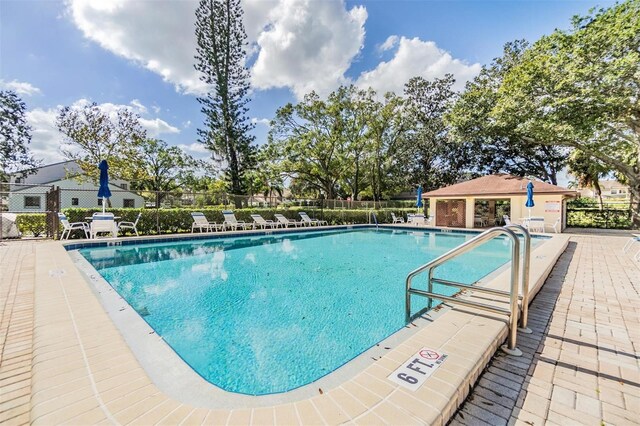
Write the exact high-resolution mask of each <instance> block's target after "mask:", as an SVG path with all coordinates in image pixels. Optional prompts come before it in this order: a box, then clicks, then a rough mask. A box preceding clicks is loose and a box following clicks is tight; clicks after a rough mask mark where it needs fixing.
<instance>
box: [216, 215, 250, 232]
mask: <svg viewBox="0 0 640 426" xmlns="http://www.w3.org/2000/svg"><path fill="white" fill-rule="evenodd" d="M222 215H223V216H224V222H222V226H224V227H225V228H226V227H227V226H228V227H229V229H232V230H234V231H235V230H237V229H238V228H242V229H249V228H252V227H253V225H252V224H250V223H246V222H243V221H241V220H238V219H236V215H235V214H233V212H232V211H231V210H223V211H222Z"/></svg>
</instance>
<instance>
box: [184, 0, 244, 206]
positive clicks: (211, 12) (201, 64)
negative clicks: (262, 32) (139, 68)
mask: <svg viewBox="0 0 640 426" xmlns="http://www.w3.org/2000/svg"><path fill="white" fill-rule="evenodd" d="M242 15H243V12H242V8H241V6H240V0H201V1H200V4H199V6H198V8H197V10H196V38H197V43H198V46H197V48H196V52H197V55H196V60H197V63H196V65H195V68H196V70H198V71H199V72H200V79H201V80H202V81H203V82H205V83H206V84H207V87H208V88H209V92H208V93H207V95H206V96H205V97H200V98H198V101H199V102H200V104H201V105H202V112H203V113H204V115H205V122H204V124H205V126H206V128H205V129H198V135H199V141H200V142H201V143H203V144H204V145H205V146H206V147H207V148H208V149H209V150H210V151H211V152H212V153H213V155H214V157H215V158H216V159H217V160H219V161H221V162H223V164H224V165H225V167H226V170H225V172H226V178H227V180H228V182H229V189H230V191H231V192H232V193H233V194H245V193H246V182H244V181H243V177H244V173H245V172H246V171H247V170H249V169H251V167H252V165H253V147H252V145H251V144H252V142H253V140H254V137H253V136H252V135H251V134H250V131H251V129H252V128H253V125H252V124H251V122H250V121H249V117H248V116H247V111H248V109H247V103H248V102H249V97H248V93H249V89H250V85H249V71H248V70H247V68H246V67H245V66H244V62H245V50H244V48H245V44H246V38H247V36H246V33H245V31H244V26H243V23H242Z"/></svg>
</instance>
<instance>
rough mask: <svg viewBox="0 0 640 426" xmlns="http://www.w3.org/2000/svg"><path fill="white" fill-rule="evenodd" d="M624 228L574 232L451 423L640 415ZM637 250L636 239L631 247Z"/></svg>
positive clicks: (639, 322)
mask: <svg viewBox="0 0 640 426" xmlns="http://www.w3.org/2000/svg"><path fill="white" fill-rule="evenodd" d="M625 242H626V238H621V237H612V236H603V235H592V236H591V235H590V236H586V235H585V236H574V237H572V239H571V242H570V244H569V247H568V248H567V251H566V252H565V253H564V254H563V255H562V257H561V258H560V260H559V261H558V263H557V264H556V266H555V268H554V270H553V272H552V274H551V275H550V276H549V278H548V279H547V281H546V283H545V285H544V287H543V288H542V290H541V291H540V293H539V294H538V296H537V297H536V298H535V300H534V301H533V304H532V305H531V309H530V311H529V312H530V314H529V315H530V324H529V327H530V328H532V329H533V334H530V335H525V334H521V333H520V334H519V335H518V344H519V346H520V349H522V351H523V352H524V355H523V356H522V357H521V358H514V357H510V356H507V355H505V354H504V353H501V352H498V353H497V354H496V356H495V357H494V358H493V360H492V361H491V363H490V364H489V367H488V368H487V369H486V370H485V372H484V374H483V375H482V376H481V377H480V380H479V381H478V383H477V385H476V387H475V388H474V390H473V391H472V393H471V394H470V395H469V397H468V398H467V400H466V402H465V403H464V404H463V406H462V407H461V408H460V409H459V410H458V413H457V414H456V416H455V417H454V419H453V420H452V422H451V424H452V425H483V424H491V425H502V424H523V425H524V424H527V425H542V424H547V425H553V424H558V425H563V426H564V425H574V424H580V425H602V424H606V425H631V424H640V355H639V353H640V296H639V290H640V269H639V268H638V264H637V263H635V262H634V261H633V260H632V258H631V255H624V254H622V246H623V245H624V243H625ZM636 250H637V249H636Z"/></svg>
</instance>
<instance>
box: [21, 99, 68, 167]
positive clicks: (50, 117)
mask: <svg viewBox="0 0 640 426" xmlns="http://www.w3.org/2000/svg"><path fill="white" fill-rule="evenodd" d="M57 115H58V110H57V108H51V109H41V108H36V109H33V110H31V111H27V113H26V114H25V117H26V119H27V123H29V125H30V126H31V127H32V129H33V130H32V132H31V144H30V145H29V149H30V150H31V152H32V153H33V156H34V157H35V158H37V159H39V160H42V161H43V163H44V164H51V163H56V162H58V161H63V160H64V159H65V158H64V156H63V155H62V153H61V152H60V146H62V142H63V141H62V135H61V134H60V132H58V129H57V128H56V116H57Z"/></svg>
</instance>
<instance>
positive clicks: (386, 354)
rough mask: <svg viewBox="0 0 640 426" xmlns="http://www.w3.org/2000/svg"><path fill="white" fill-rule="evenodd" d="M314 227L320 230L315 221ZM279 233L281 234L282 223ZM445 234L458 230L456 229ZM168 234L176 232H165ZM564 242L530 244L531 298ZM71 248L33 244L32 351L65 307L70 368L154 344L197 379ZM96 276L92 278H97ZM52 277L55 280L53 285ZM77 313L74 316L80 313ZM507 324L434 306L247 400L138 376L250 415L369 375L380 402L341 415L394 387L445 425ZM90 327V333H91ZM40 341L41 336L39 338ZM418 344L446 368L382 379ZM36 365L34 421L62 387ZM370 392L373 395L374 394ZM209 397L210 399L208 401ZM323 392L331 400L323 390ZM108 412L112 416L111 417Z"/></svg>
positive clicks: (498, 279) (502, 275) (499, 279)
mask: <svg viewBox="0 0 640 426" xmlns="http://www.w3.org/2000/svg"><path fill="white" fill-rule="evenodd" d="M367 226H370V225H365V226H364V227H367ZM356 227H363V226H352V228H356ZM381 227H383V228H396V229H397V228H401V229H416V230H432V229H435V228H426V227H419V228H410V227H407V226H398V227H393V226H381ZM344 228H347V227H324V229H325V230H326V229H344ZM312 229H313V230H317V229H318V228H312ZM290 231H291V232H299V231H300V229H299V228H298V229H297V230H290ZM280 232H282V230H281V231H280ZM452 232H460V231H458V230H456V231H452ZM469 232H471V233H473V232H474V231H466V233H469ZM255 233H256V232H252V231H244V232H236V233H226V234H217V235H220V237H228V236H236V235H247V234H255ZM257 234H261V235H263V234H264V233H263V232H260V231H258V232H257ZM162 237H164V236H159V237H156V238H145V239H144V240H145V242H160V241H158V240H163V239H166V237H165V238H162ZM201 238H211V236H210V235H206V236H202V237H201ZM134 240H135V242H136V243H139V242H140V239H132V240H131V241H134ZM170 240H174V239H173V238H172V239H170ZM127 241H130V240H127ZM123 242H124V241H123ZM567 242H568V237H566V236H563V235H561V234H560V235H554V236H551V237H549V238H547V241H545V243H544V244H541V245H540V246H538V247H535V248H534V250H533V253H532V259H531V285H530V292H531V294H532V295H535V294H536V293H537V291H538V290H539V288H540V286H541V285H542V284H543V283H544V280H545V278H546V277H547V276H548V274H549V273H550V271H551V269H552V267H553V265H554V264H555V261H556V260H557V258H558V257H559V256H560V254H561V253H562V252H563V251H564V249H565V248H566V245H567ZM91 244H95V243H91ZM73 245H76V247H74V248H71V247H70V246H73ZM100 245H108V241H105V242H100ZM45 246H46V250H45ZM76 248H77V244H73V243H71V244H65V245H64V246H63V245H61V244H59V243H57V242H51V243H46V244H44V245H43V246H41V247H39V248H38V251H37V255H38V262H37V266H36V269H37V274H36V276H37V278H36V286H37V290H36V322H37V325H36V331H37V333H36V338H35V342H34V343H35V344H34V347H35V349H34V357H37V356H38V354H39V353H42V354H43V355H44V354H47V352H48V350H47V348H48V346H50V345H51V344H52V343H51V342H52V341H55V340H56V339H55V331H56V326H55V325H54V323H51V321H47V319H46V318H47V315H45V313H46V312H48V313H51V311H52V309H53V312H56V313H59V314H60V315H62V316H64V314H65V312H64V311H65V310H66V311H67V312H66V314H67V315H70V316H71V322H73V323H74V324H75V325H74V333H71V335H72V336H73V335H75V340H76V341H77V343H78V346H79V350H80V353H81V354H82V356H79V357H78V358H77V359H76V362H75V364H74V367H75V369H79V370H86V371H88V372H89V376H90V377H91V371H92V360H91V359H89V358H87V356H86V355H84V354H85V352H86V350H87V349H83V348H87V347H89V346H96V347H97V348H98V349H102V350H104V351H109V350H111V351H114V347H117V348H118V349H119V350H118V353H120V352H123V353H124V355H123V356H124V357H126V358H132V353H131V351H132V350H133V352H134V354H135V355H136V356H137V357H138V359H137V360H136V362H135V363H132V364H135V365H139V364H137V363H138V362H140V363H141V364H143V365H145V362H146V361H145V360H144V359H139V358H140V356H139V352H140V351H139V349H143V350H144V349H148V346H152V347H155V348H157V347H164V350H160V351H158V352H157V353H156V357H155V361H158V360H160V361H161V362H166V361H167V359H171V358H174V359H176V358H177V359H178V360H180V362H181V363H182V365H181V366H180V365H178V366H176V363H174V365H173V366H169V367H167V368H166V369H165V373H166V372H167V371H169V370H172V369H173V368H177V370H178V375H182V373H184V371H185V368H186V369H188V370H190V371H191V376H193V375H196V376H197V374H196V373H194V372H193V371H192V370H191V369H190V367H188V366H186V364H185V363H184V362H183V361H182V360H181V359H180V358H179V357H178V356H177V355H176V354H175V353H174V352H173V351H172V350H171V349H170V348H169V347H168V345H166V343H164V342H160V343H161V345H157V344H156V345H153V342H154V340H155V342H156V343H158V340H159V339H158V337H157V336H155V339H154V338H153V337H150V336H154V335H150V334H148V333H149V330H150V328H149V326H148V325H146V322H144V320H142V319H141V318H140V317H139V316H138V315H137V314H136V313H135V311H133V310H132V309H124V310H120V309H117V310H116V311H114V309H115V308H116V307H117V308H122V306H123V303H124V302H123V301H122V300H121V299H120V300H118V299H119V296H117V294H114V293H115V291H113V289H111V290H110V291H109V289H106V288H105V287H104V285H107V286H108V284H106V282H102V283H100V282H99V281H100V280H97V279H95V278H97V277H99V274H96V273H95V270H94V276H93V277H92V276H91V274H89V275H88V276H87V275H85V274H86V273H85V274H81V273H80V271H79V270H78V268H76V267H75V266H74V264H73V263H72V259H71V257H70V256H69V255H65V254H64V253H65V251H64V250H75V249H76ZM76 254H77V252H76ZM72 256H73V254H72ZM78 256H79V255H78ZM85 262H86V261H85ZM76 265H80V269H83V266H82V264H81V262H79V263H76ZM87 265H88V262H87ZM85 266H86V265H85ZM83 275H84V276H83ZM494 275H495V276H493V277H486V278H485V280H486V281H485V280H481V281H482V284H483V285H487V286H490V287H494V288H506V287H508V275H509V271H507V270H503V271H499V272H497V273H496V274H494ZM63 277H64V278H63ZM87 277H88V278H87ZM100 278H101V277H100ZM87 280H88V281H89V282H90V283H91V284H90V285H87ZM103 281H104V280H103ZM96 282H98V284H97V285H96ZM54 284H57V286H56V285H54ZM47 285H49V286H51V288H49V289H48V290H47V291H49V292H55V289H54V288H55V287H57V288H58V290H61V291H62V293H63V294H62V297H60V295H59V297H57V298H55V299H56V300H53V301H52V300H51V299H48V300H43V298H42V297H41V296H42V293H44V291H38V290H41V289H42V288H43V287H44V286H47ZM67 287H69V290H68V291H67V289H66V288H67ZM109 288H110V286H109ZM71 290H73V295H74V296H77V297H73V298H71V297H69V296H68V292H71ZM105 290H106V291H105ZM105 295H106V296H105ZM96 296H97V297H96ZM105 297H106V298H107V299H109V298H110V299H111V301H110V302H109V303H105ZM470 297H472V298H473V297H474V296H473V295H470ZM72 299H73V300H72ZM76 299H79V300H81V301H86V302H87V303H89V302H90V303H91V304H93V305H94V306H93V308H95V307H96V306H98V307H99V306H100V304H98V305H96V302H98V299H100V303H101V304H102V306H103V308H104V309H99V308H98V309H97V310H96V309H87V308H86V307H84V306H83V305H82V304H78V303H77V302H78V300H76ZM110 303H111V304H110ZM65 305H66V306H65ZM45 311H46V312H45ZM114 312H117V313H122V312H125V313H124V314H122V315H120V316H119V318H118V317H117V316H116V317H114V315H113V314H114ZM76 313H77V315H78V316H77V318H76ZM134 316H135V317H137V318H138V325H137V326H135V325H134V326H132V327H130V330H129V331H130V332H131V333H129V331H124V330H125V329H123V328H122V327H121V324H122V323H132V322H133V323H135V321H132V319H133V318H134ZM436 317H437V318H436ZM105 318H106V320H105ZM80 319H82V323H81V324H82V327H81V328H82V330H80V326H79V325H78V322H77V321H78V320H80ZM436 319H437V320H436ZM140 322H142V323H144V325H146V327H147V328H146V329H145V328H144V326H142V327H141V326H140V324H139V323H140ZM505 322H506V321H505V318H504V317H499V316H496V315H487V314H486V313H484V312H480V311H477V310H474V309H470V308H466V307H454V308H453V309H443V310H441V312H431V313H429V314H427V315H425V316H424V318H423V319H421V320H419V321H418V323H417V324H416V327H414V328H413V329H411V328H408V329H406V328H405V329H403V330H401V332H399V333H395V334H394V335H392V336H390V337H389V338H388V339H386V340H384V341H383V342H384V344H383V343H381V344H380V345H381V346H380V347H374V348H372V349H371V350H370V351H367V352H365V353H364V354H362V355H361V356H360V357H358V358H357V359H356V360H355V361H351V362H349V363H347V364H346V365H345V366H343V367H341V368H339V369H338V370H336V371H334V373H331V374H330V375H329V376H326V380H325V381H323V382H319V381H317V382H314V383H312V384H310V385H307V386H305V387H304V388H300V389H299V390H298V392H296V391H292V392H289V393H287V394H277V395H275V396H274V395H267V396H260V397H252V396H246V395H238V394H233V393H229V392H226V391H223V390H220V389H217V390H216V389H215V387H214V386H213V385H211V384H210V383H209V382H206V381H204V379H202V378H200V381H201V382H202V383H200V385H202V386H198V389H204V387H206V388H208V389H209V390H210V392H208V393H207V394H208V396H206V397H204V398H202V397H201V399H200V400H193V399H191V398H190V397H189V392H186V393H185V389H184V384H183V388H182V391H183V392H180V391H178V392H174V391H172V390H171V388H170V387H169V388H167V386H166V383H162V379H161V378H159V377H158V375H155V374H153V373H152V372H147V373H144V371H142V373H141V374H142V375H143V377H148V376H147V374H149V376H150V378H151V382H152V383H153V386H158V389H159V391H158V392H160V394H162V397H163V398H167V397H168V398H169V399H172V400H176V401H178V402H179V403H182V404H185V405H192V406H194V407H206V408H213V409H216V410H220V409H223V410H224V409H231V410H232V411H231V412H232V413H233V412H238V411H239V410H242V409H248V410H250V411H251V416H253V414H254V412H255V410H261V409H262V408H255V409H253V408H248V407H259V406H262V407H269V406H272V405H277V406H280V407H282V406H283V404H285V405H286V403H287V402H290V401H295V403H294V405H295V406H296V407H297V405H298V404H304V403H306V402H311V403H312V405H313V404H314V402H313V401H319V399H318V398H321V399H322V400H326V398H324V399H323V398H322V397H323V395H320V396H319V395H318V393H319V389H320V388H322V389H325V391H324V392H322V393H323V394H324V396H329V397H330V395H332V394H334V395H337V394H338V393H339V392H341V391H344V389H346V388H347V387H349V389H352V391H353V386H355V385H353V384H360V387H359V388H358V387H357V386H356V388H357V389H361V392H362V393H367V392H369V393H370V390H369V391H367V387H366V386H364V387H363V386H362V385H361V384H362V383H363V381H366V380H374V382H375V383H376V385H377V386H379V387H384V388H386V389H387V390H389V389H391V391H390V394H387V395H380V396H379V398H380V399H379V400H378V402H375V403H373V404H369V405H366V404H365V405H366V406H365V410H364V412H361V413H360V414H359V415H358V416H355V417H354V416H353V415H347V417H346V418H345V419H346V420H347V421H348V420H358V419H359V418H361V417H362V416H365V415H366V414H367V413H369V412H373V413H374V414H376V413H377V416H378V417H380V416H381V415H382V413H380V411H381V410H385V409H386V408H384V407H387V406H388V405H389V404H390V403H389V401H388V400H389V397H390V395H391V394H393V395H396V394H398V395H401V396H403V397H405V399H407V398H408V400H409V401H411V400H412V398H418V400H422V401H423V402H426V403H427V404H428V405H429V406H430V407H431V408H433V409H436V411H437V412H438V413H440V414H439V415H438V416H436V417H435V418H434V420H433V421H434V422H436V423H443V422H444V423H446V421H447V420H448V419H449V417H450V416H451V415H452V414H453V413H454V412H455V409H456V408H457V406H458V405H459V404H460V403H461V402H462V401H463V400H464V398H465V397H466V395H467V393H468V391H469V386H470V385H472V384H473V383H474V382H475V379H476V378H477V377H478V375H479V373H480V372H481V371H482V369H483V368H484V366H485V365H486V363H487V362H488V361H489V359H490V358H491V356H492V355H493V353H494V352H495V350H496V348H497V347H498V346H499V344H500V343H502V341H503V340H504V338H505V337H506V335H507V326H506V324H505ZM114 324H115V325H116V326H118V328H116V327H115V326H114ZM94 326H99V327H97V329H96V330H93V327H94ZM478 327H482V332H480V330H478ZM91 330H93V332H92V331H91ZM98 331H100V332H104V333H107V334H108V335H118V334H122V335H123V336H124V340H122V339H113V340H117V341H115V342H111V341H110V342H103V343H96V342H94V340H95V337H93V336H94V334H95V333H97V332H98ZM136 333H137V336H138V337H140V336H147V338H146V339H140V340H135V339H133V340H132V337H131V336H135V335H136ZM125 341H127V342H128V344H127V343H125ZM43 342H46V344H45V343H43ZM385 345H386V347H391V348H392V349H390V350H383V349H381V347H382V346H385ZM422 346H430V347H433V348H434V349H443V350H444V351H446V352H447V353H448V354H449V358H448V360H447V362H445V363H444V364H443V366H442V367H441V368H440V369H439V370H438V371H437V372H436V373H435V374H434V375H433V376H432V377H431V378H429V379H428V381H427V383H425V385H424V386H423V387H422V388H421V389H420V390H419V391H418V392H416V393H415V394H411V393H409V392H406V391H405V390H403V389H401V388H399V387H397V386H396V385H394V384H392V383H391V382H389V381H388V380H386V376H388V375H389V374H390V372H391V371H393V370H395V368H397V367H398V366H399V365H400V364H401V363H402V362H403V361H404V360H405V359H406V358H407V357H408V356H410V355H411V354H413V353H415V351H416V350H417V349H419V348H420V347H422ZM92 349H93V348H92ZM152 353H153V352H152ZM168 353H170V354H171V355H172V357H170V356H166V355H167V354H168ZM376 357H379V358H377V359H376V360H375V361H373V362H372V361H371V359H372V358H373V359H375V358H376ZM134 359H135V358H134ZM103 362H106V363H107V365H110V362H109V360H108V359H107V360H104V361H103ZM113 363H114V364H113V365H112V366H111V367H113V368H116V366H117V362H116V361H113ZM43 364H45V363H41V364H38V363H35V362H34V381H35V383H34V388H33V397H34V398H33V402H32V420H34V421H37V420H38V418H40V419H41V420H42V421H45V420H46V419H49V420H51V417H50V416H51V414H50V412H49V411H46V410H43V409H42V407H43V405H45V404H44V402H45V401H41V400H40V399H41V398H38V395H42V394H43V393H44V392H50V393H53V394H55V392H56V388H58V387H60V384H59V383H57V382H55V381H53V382H52V381H48V382H46V383H45V384H42V383H38V382H39V381H38V376H39V374H38V373H41V370H42V368H43ZM93 367H94V368H96V367H95V365H93ZM138 370H139V367H138ZM160 376H162V374H160ZM197 377H199V376H197ZM147 380H148V379H147ZM321 380H322V379H321ZM61 381H62V380H61ZM39 385H42V386H39ZM100 385H101V382H98V383H95V382H92V385H91V389H92V393H93V395H94V397H95V403H96V408H100V409H101V410H102V411H103V413H104V415H105V416H106V417H107V418H109V417H110V416H113V415H115V417H117V413H112V412H111V409H110V408H109V407H108V405H109V404H107V405H105V404H104V403H101V402H100V401H101V395H102V394H103V393H104V392H103V391H102V390H101V389H100ZM203 386H204V387H203ZM178 388H179V387H178ZM174 389H175V388H174ZM432 392H436V393H439V394H440V395H441V398H440V399H438V401H435V400H433V398H430V399H429V400H428V401H425V400H424V399H423V398H420V395H421V394H428V393H432ZM193 393H199V392H191V394H192V395H191V396H192V397H193ZM383 393H384V392H383ZM164 394H166V395H167V396H165V395H164ZM288 394H291V395H292V396H291V397H289V396H288V397H287V398H286V399H282V395H288ZM349 394H350V395H351V396H352V397H353V398H354V399H355V400H358V401H363V400H365V399H366V398H365V397H364V396H363V395H360V394H359V392H355V394H353V393H349ZM406 394H408V395H406ZM47 395H48V393H47ZM368 396H369V397H370V396H371V395H368ZM207 398H209V399H208V400H207ZM398 398H399V397H398ZM330 399H332V398H331V397H330ZM332 401H334V402H335V398H333V399H332ZM278 404H280V405H278ZM318 404H320V402H316V403H315V405H314V406H315V407H316V409H317V411H319V412H320V413H322V410H321V409H320V408H318ZM414 405H415V404H414V403H409V406H405V404H404V403H402V402H396V403H392V404H390V406H391V407H395V408H398V407H399V409H400V410H404V411H405V412H406V413H409V414H412V415H413V417H412V418H413V420H416V419H421V418H423V417H421V416H416V414H415V410H416V407H415V406H414ZM56 408H57V410H58V411H59V410H63V409H64V407H56ZM422 408H424V407H422ZM49 410H51V408H49ZM343 411H344V410H343ZM297 414H298V418H299V419H300V421H301V422H302V423H305V422H304V421H303V419H302V417H304V416H303V415H302V414H301V413H300V411H297ZM343 414H344V413H343ZM345 415H346V414H345ZM114 419H115V420H116V423H117V422H118V419H117V418H114ZM230 419H231V417H229V420H230ZM250 419H253V417H250ZM253 420H255V419H253ZM325 422H328V423H331V421H327V419H326V418H325Z"/></svg>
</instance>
